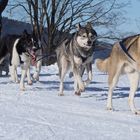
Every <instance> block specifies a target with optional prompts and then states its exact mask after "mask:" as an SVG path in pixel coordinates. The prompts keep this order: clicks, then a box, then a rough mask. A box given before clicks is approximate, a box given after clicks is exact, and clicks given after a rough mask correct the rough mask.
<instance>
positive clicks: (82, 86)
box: [79, 83, 85, 92]
mask: <svg viewBox="0 0 140 140" xmlns="http://www.w3.org/2000/svg"><path fill="white" fill-rule="evenodd" d="M79 91H80V92H83V91H85V86H84V83H82V84H80V85H79Z"/></svg>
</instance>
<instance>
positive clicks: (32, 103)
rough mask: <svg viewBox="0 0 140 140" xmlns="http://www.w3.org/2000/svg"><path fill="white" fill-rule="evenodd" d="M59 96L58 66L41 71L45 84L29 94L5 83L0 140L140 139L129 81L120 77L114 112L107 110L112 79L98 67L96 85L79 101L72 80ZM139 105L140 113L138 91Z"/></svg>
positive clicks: (1, 85) (1, 83)
mask: <svg viewBox="0 0 140 140" xmlns="http://www.w3.org/2000/svg"><path fill="white" fill-rule="evenodd" d="M32 70H34V69H33V68H32ZM18 72H19V73H20V69H19V70H18ZM85 76H86V75H84V77H85ZM58 90H59V77H58V68H57V65H51V66H49V67H42V71H41V74H40V82H36V83H34V84H33V85H32V86H29V85H26V91H20V90H19V85H18V84H15V83H13V82H11V80H10V78H9V77H1V78H0V140H139V139H140V138H139V137H140V125H139V124H140V116H137V115H134V114H132V113H131V111H130V109H129V106H128V92H129V82H128V80H127V78H126V76H122V77H120V81H119V83H118V86H117V88H116V89H115V91H114V95H113V105H114V111H107V110H106V99H107V91H108V85H107V75H106V74H104V73H102V72H99V71H98V70H97V68H96V67H95V65H93V81H92V83H91V84H90V85H89V86H88V87H87V88H86V90H85V92H84V93H82V95H81V96H80V97H78V96H75V95H74V92H73V91H74V90H73V78H69V76H68V75H66V80H65V90H64V94H65V96H62V97H61V96H58ZM135 102H136V106H137V108H140V104H139V103H140V94H139V91H138V93H137V95H136V97H135Z"/></svg>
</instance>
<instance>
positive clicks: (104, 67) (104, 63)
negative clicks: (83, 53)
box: [96, 57, 110, 72]
mask: <svg viewBox="0 0 140 140" xmlns="http://www.w3.org/2000/svg"><path fill="white" fill-rule="evenodd" d="M109 61H110V57H108V58H106V59H104V60H103V59H97V60H96V65H97V68H98V69H99V70H100V71H102V72H108V64H109Z"/></svg>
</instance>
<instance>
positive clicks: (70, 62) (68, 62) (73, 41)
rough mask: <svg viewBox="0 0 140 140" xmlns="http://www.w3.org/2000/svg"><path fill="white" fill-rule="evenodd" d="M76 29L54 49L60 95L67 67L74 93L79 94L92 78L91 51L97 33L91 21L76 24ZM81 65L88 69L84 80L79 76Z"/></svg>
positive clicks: (61, 94)
mask: <svg viewBox="0 0 140 140" xmlns="http://www.w3.org/2000/svg"><path fill="white" fill-rule="evenodd" d="M77 29H78V30H77V32H75V33H74V34H73V35H72V36H71V37H70V38H67V39H66V40H64V41H63V42H62V43H61V45H60V46H59V47H58V48H57V49H56V54H57V64H58V68H59V76H60V87H59V88H60V89H59V95H60V96H63V95H64V93H63V88H64V87H63V86H64V85H63V82H64V78H65V75H66V73H67V71H68V70H69V68H71V69H72V72H73V75H74V85H75V86H74V90H75V94H76V95H81V92H82V91H84V90H85V86H87V85H88V84H89V83H90V81H91V80H92V61H93V51H94V48H95V41H96V39H97V33H96V31H95V30H94V29H93V28H92V25H91V23H87V25H86V26H81V25H80V24H78V26H77ZM83 67H86V68H87V71H88V79H87V80H86V81H84V82H83V81H82V76H81V68H83Z"/></svg>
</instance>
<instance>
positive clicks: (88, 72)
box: [84, 63, 92, 86]
mask: <svg viewBox="0 0 140 140" xmlns="http://www.w3.org/2000/svg"><path fill="white" fill-rule="evenodd" d="M86 68H87V74H88V79H87V80H86V81H84V85H85V86H88V85H89V84H90V82H91V81H92V64H91V63H90V64H87V66H86Z"/></svg>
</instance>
